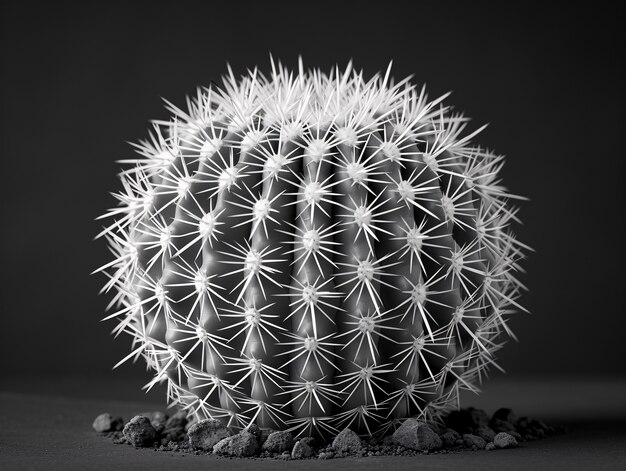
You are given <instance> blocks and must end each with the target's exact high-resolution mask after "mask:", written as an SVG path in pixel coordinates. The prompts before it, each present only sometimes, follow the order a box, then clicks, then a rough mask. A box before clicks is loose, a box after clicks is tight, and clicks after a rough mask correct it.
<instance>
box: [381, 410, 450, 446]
mask: <svg viewBox="0 0 626 471" xmlns="http://www.w3.org/2000/svg"><path fill="white" fill-rule="evenodd" d="M393 442H394V443H395V444H396V445H399V446H402V447H404V448H409V449H411V450H417V451H431V450H436V449H438V448H441V445H442V442H441V438H439V435H437V434H436V433H435V432H434V430H433V429H432V428H430V427H429V425H428V424H426V423H425V422H421V421H419V420H417V419H414V418H410V419H406V420H405V421H404V422H403V423H402V425H401V426H400V427H398V429H397V430H396V431H395V432H394V434H393Z"/></svg>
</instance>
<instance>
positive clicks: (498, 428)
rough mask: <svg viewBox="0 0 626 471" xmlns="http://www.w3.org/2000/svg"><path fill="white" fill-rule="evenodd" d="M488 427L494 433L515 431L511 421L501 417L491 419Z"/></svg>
mask: <svg viewBox="0 0 626 471" xmlns="http://www.w3.org/2000/svg"><path fill="white" fill-rule="evenodd" d="M489 427H491V429H492V430H493V431H494V432H496V433H498V432H515V426H514V425H513V424H512V423H511V422H507V421H506V420H502V419H492V420H491V422H489Z"/></svg>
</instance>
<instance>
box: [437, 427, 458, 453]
mask: <svg viewBox="0 0 626 471" xmlns="http://www.w3.org/2000/svg"><path fill="white" fill-rule="evenodd" d="M439 438H441V442H442V445H443V447H444V448H454V447H456V444H457V441H458V440H461V435H460V434H459V432H457V431H456V430H454V429H452V428H449V429H447V430H446V431H445V432H444V433H442V434H441V435H439Z"/></svg>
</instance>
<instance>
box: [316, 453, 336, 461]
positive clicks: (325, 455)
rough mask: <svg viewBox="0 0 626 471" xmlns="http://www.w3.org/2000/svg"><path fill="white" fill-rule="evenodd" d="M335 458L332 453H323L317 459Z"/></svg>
mask: <svg viewBox="0 0 626 471" xmlns="http://www.w3.org/2000/svg"><path fill="white" fill-rule="evenodd" d="M333 456H335V455H334V453H333V452H332V451H323V452H321V453H320V454H319V455H317V458H318V459H320V460H329V459H331V458H332V457H333Z"/></svg>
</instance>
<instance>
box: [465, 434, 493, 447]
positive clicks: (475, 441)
mask: <svg viewBox="0 0 626 471" xmlns="http://www.w3.org/2000/svg"><path fill="white" fill-rule="evenodd" d="M486 445H487V442H486V441H485V440H484V439H483V438H481V437H479V436H478V435H473V434H471V433H466V434H464V435H463V446H464V447H466V448H474V447H476V449H477V450H483V449H484V448H485V446H486Z"/></svg>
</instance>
